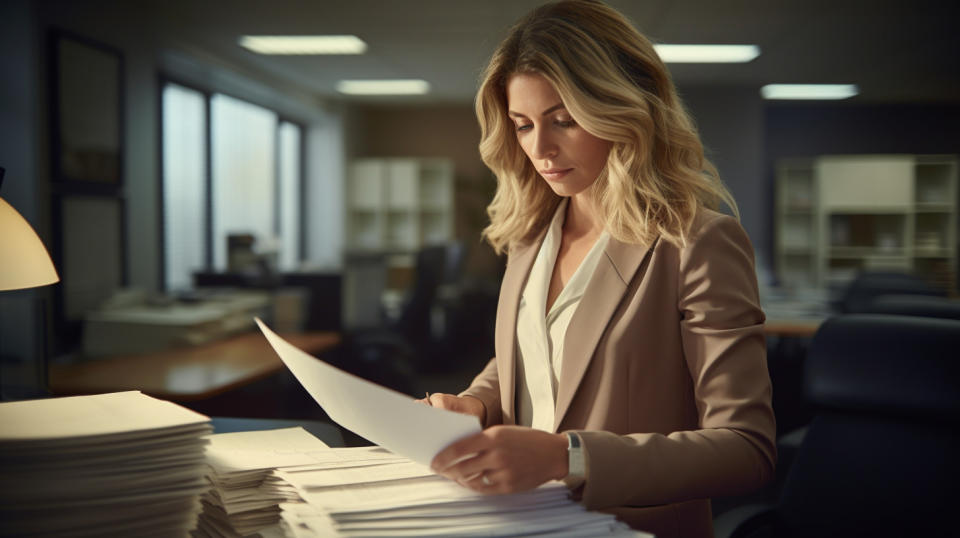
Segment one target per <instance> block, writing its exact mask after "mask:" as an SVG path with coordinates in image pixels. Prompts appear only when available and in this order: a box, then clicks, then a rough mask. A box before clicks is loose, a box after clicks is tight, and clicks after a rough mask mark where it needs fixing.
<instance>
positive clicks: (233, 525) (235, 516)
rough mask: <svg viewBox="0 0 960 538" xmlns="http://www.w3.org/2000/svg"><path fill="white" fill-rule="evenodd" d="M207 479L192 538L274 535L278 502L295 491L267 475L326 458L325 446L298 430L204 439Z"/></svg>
mask: <svg viewBox="0 0 960 538" xmlns="http://www.w3.org/2000/svg"><path fill="white" fill-rule="evenodd" d="M207 439H208V440H209V441H210V444H209V445H208V446H207V464H208V466H209V470H208V472H207V479H208V480H209V481H210V484H211V485H212V486H213V487H212V489H210V490H209V491H208V492H207V493H205V494H204V495H203V498H202V500H203V512H202V513H201V514H200V518H199V520H198V522H197V529H196V530H195V531H194V532H193V535H194V536H195V537H198V538H200V537H209V538H214V537H228V538H234V537H238V536H250V535H261V536H274V535H282V532H281V531H280V530H279V525H278V524H279V522H280V506H279V505H280V503H282V502H286V501H296V500H299V496H298V495H297V492H296V490H295V489H294V488H293V487H292V486H290V485H288V484H287V483H286V482H284V481H283V480H280V479H278V478H276V477H274V476H272V475H271V473H272V472H273V471H274V470H275V469H278V468H280V469H284V468H288V467H290V468H295V467H298V466H304V465H308V464H315V463H318V462H324V461H327V460H328V459H329V457H330V456H329V455H328V451H329V450H330V449H329V448H328V447H327V445H326V444H325V443H324V442H323V441H321V440H319V439H317V438H316V437H314V436H313V435H311V434H310V433H308V432H307V431H306V430H304V429H303V428H286V429H281V430H266V431H254V432H236V433H220V434H216V435H211V436H209V437H208V438H207Z"/></svg>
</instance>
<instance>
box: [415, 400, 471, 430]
mask: <svg viewBox="0 0 960 538" xmlns="http://www.w3.org/2000/svg"><path fill="white" fill-rule="evenodd" d="M417 401H418V402H420V403H424V404H427V405H430V406H433V407H439V408H440V409H447V410H449V411H454V412H456V413H463V414H464V415H473V416H475V417H477V418H478V419H480V424H483V422H484V420H485V419H486V418H487V408H486V406H485V405H483V402H482V401H480V399H479V398H474V397H473V396H454V395H453V394H430V395H429V396H428V397H427V398H421V399H419V400H417Z"/></svg>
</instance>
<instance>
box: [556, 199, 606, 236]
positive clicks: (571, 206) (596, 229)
mask: <svg viewBox="0 0 960 538" xmlns="http://www.w3.org/2000/svg"><path fill="white" fill-rule="evenodd" d="M601 232H603V223H602V222H601V221H600V219H599V218H598V216H597V210H596V205H595V204H594V202H593V200H592V199H591V198H589V197H588V196H587V195H586V194H577V195H574V196H571V197H570V200H569V201H568V202H567V214H566V216H565V218H564V220H563V233H564V235H567V234H569V235H570V236H572V237H575V238H577V237H589V236H598V235H600V233H601Z"/></svg>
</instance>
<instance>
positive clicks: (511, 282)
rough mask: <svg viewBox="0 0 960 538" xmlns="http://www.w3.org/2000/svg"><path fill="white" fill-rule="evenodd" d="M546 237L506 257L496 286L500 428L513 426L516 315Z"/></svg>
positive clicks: (542, 235)
mask: <svg viewBox="0 0 960 538" xmlns="http://www.w3.org/2000/svg"><path fill="white" fill-rule="evenodd" d="M544 237H546V228H545V229H544V230H543V233H541V234H540V236H539V237H538V238H537V240H536V241H534V242H532V243H529V244H527V245H521V246H518V247H516V248H515V249H514V251H513V252H511V253H510V256H509V258H508V259H507V267H506V269H505V271H504V273H503V282H502V283H501V284H500V301H499V304H498V305H497V320H496V341H495V348H496V352H497V373H498V375H499V378H500V402H501V405H500V407H501V410H502V412H503V423H504V424H516V420H517V419H516V409H514V406H515V405H516V402H515V399H516V390H517V388H516V372H517V363H516V360H517V312H518V310H519V309H520V295H521V294H522V293H523V287H524V286H525V285H526V283H527V277H529V276H530V269H531V267H533V262H534V260H536V258H537V253H538V252H540V245H541V244H542V243H543V238H544Z"/></svg>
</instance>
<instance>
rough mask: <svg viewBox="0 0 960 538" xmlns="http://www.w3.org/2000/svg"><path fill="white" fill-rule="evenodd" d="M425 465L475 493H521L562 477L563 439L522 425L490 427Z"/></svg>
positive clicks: (565, 468)
mask: <svg viewBox="0 0 960 538" xmlns="http://www.w3.org/2000/svg"><path fill="white" fill-rule="evenodd" d="M430 466H431V467H432V468H433V470H434V472H436V473H438V474H441V475H443V476H446V477H447V478H450V479H452V480H456V481H457V482H459V483H460V484H461V485H463V486H466V487H468V488H470V489H472V490H474V491H478V492H480V493H515V492H518V491H526V490H528V489H533V488H535V487H537V486H539V485H540V484H543V483H544V482H547V481H548V480H559V479H561V478H563V477H565V476H567V473H568V472H569V469H568V465H567V437H566V436H565V435H563V434H556V433H547V432H544V431H540V430H534V429H532V428H525V427H522V426H493V427H490V428H487V429H486V430H484V431H482V432H480V433H478V434H475V435H471V436H470V437H466V438H464V439H460V440H459V441H456V442H455V443H453V444H451V445H450V446H448V447H447V448H445V449H443V450H442V451H440V453H439V454H437V455H436V456H435V457H434V458H433V462H432V463H431V464H430Z"/></svg>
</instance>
